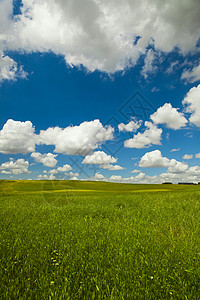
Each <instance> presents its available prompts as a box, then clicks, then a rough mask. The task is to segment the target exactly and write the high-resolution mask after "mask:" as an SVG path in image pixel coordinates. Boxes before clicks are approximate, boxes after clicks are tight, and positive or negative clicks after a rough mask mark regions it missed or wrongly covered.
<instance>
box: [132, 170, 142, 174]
mask: <svg viewBox="0 0 200 300" xmlns="http://www.w3.org/2000/svg"><path fill="white" fill-rule="evenodd" d="M131 173H140V170H133V171H131Z"/></svg>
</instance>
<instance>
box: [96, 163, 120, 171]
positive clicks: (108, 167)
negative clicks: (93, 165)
mask: <svg viewBox="0 0 200 300" xmlns="http://www.w3.org/2000/svg"><path fill="white" fill-rule="evenodd" d="M100 168H101V169H106V170H110V171H119V170H124V168H123V167H121V166H119V165H111V164H107V165H101V166H100Z"/></svg>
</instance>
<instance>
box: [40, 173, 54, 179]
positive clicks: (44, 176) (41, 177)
mask: <svg viewBox="0 0 200 300" xmlns="http://www.w3.org/2000/svg"><path fill="white" fill-rule="evenodd" d="M37 179H38V180H56V177H55V176H54V174H51V175H49V176H48V175H46V174H45V175H38V177H37Z"/></svg>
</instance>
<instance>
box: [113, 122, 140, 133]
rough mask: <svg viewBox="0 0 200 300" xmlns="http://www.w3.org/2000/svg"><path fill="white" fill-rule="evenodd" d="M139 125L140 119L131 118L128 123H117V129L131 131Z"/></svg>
mask: <svg viewBox="0 0 200 300" xmlns="http://www.w3.org/2000/svg"><path fill="white" fill-rule="evenodd" d="M140 126H141V121H139V122H138V121H136V120H134V121H133V120H132V121H130V122H129V123H128V124H124V123H120V124H119V125H118V129H119V131H127V132H133V131H136V130H137V129H138V128H139V127H140Z"/></svg>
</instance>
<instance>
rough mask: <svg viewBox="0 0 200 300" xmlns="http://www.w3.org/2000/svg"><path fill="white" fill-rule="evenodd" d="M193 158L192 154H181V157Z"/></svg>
mask: <svg viewBox="0 0 200 300" xmlns="http://www.w3.org/2000/svg"><path fill="white" fill-rule="evenodd" d="M192 158H193V154H185V155H183V159H192Z"/></svg>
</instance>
